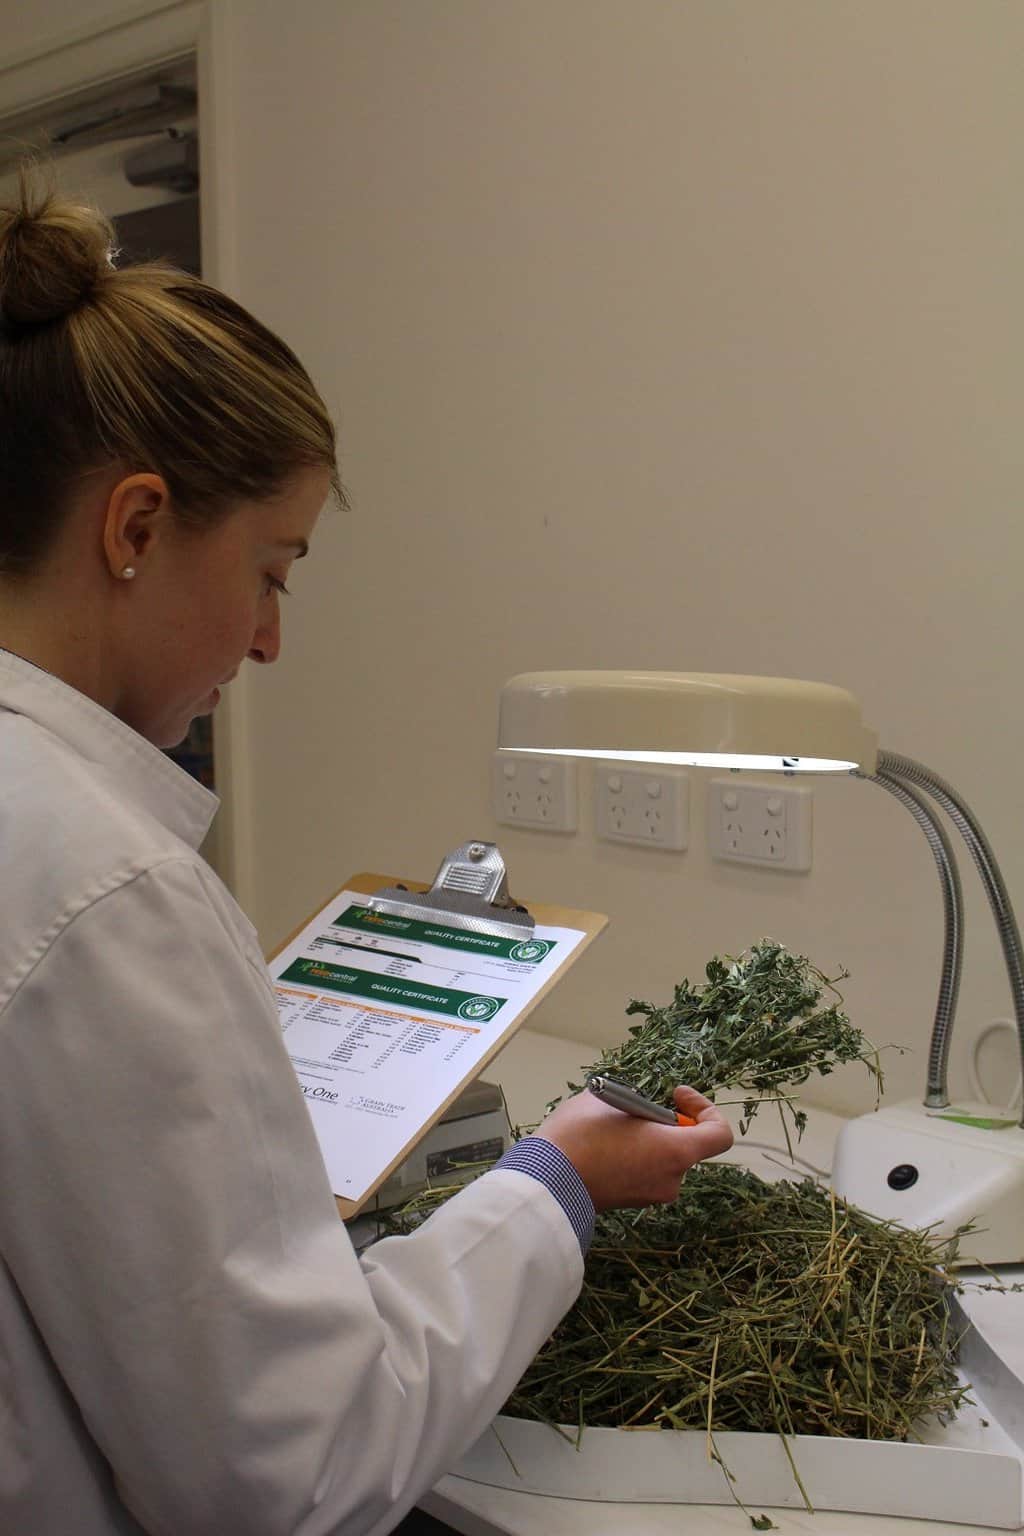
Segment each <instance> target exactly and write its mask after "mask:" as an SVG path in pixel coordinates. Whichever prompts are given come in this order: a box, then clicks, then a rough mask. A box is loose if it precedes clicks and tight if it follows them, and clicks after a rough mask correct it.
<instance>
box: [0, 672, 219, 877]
mask: <svg viewBox="0 0 1024 1536" xmlns="http://www.w3.org/2000/svg"><path fill="white" fill-rule="evenodd" d="M0 709H7V710H10V711H12V712H13V713H14V714H17V715H24V716H25V717H26V718H27V719H29V720H34V721H35V723H36V724H37V725H40V726H42V727H43V729H44V730H46V731H49V732H50V733H51V735H53V736H56V737H58V738H59V739H60V740H61V741H63V742H65V743H66V744H67V745H68V746H69V747H71V748H72V749H73V750H74V751H76V752H78V753H80V754H81V756H82V757H84V758H87V759H88V760H89V761H90V762H93V763H98V764H99V765H100V766H101V767H103V768H106V769H107V770H108V771H109V772H110V775H111V777H112V778H113V779H114V781H115V782H116V783H117V786H118V789H119V790H120V791H121V792H122V793H123V794H124V795H125V796H126V797H127V798H129V799H132V800H134V801H136V802H137V803H138V804H139V805H141V806H143V807H144V809H145V810H147V811H148V812H149V814H150V815H151V816H155V817H156V818H157V820H158V821H159V822H161V824H162V825H163V826H165V827H167V828H168V830H169V831H171V832H173V833H174V834H175V836H177V837H180V838H181V839H182V840H183V841H184V842H186V843H188V844H189V845H190V847H192V848H198V847H199V844H200V843H201V842H202V840H203V838H204V837H205V836H206V834H207V832H208V831H209V827H210V823H211V821H212V820H213V816H214V812H215V811H216V809H217V806H218V805H219V804H220V801H219V800H218V798H217V796H216V795H215V794H212V793H211V791H210V790H208V789H206V788H205V787H204V785H202V784H199V783H197V781H196V780H195V779H193V778H192V777H191V775H189V774H187V773H186V772H185V770H184V769H183V768H179V767H178V765H177V763H175V762H172V760H171V759H170V758H169V757H167V756H165V755H164V753H163V752H161V751H160V749H159V748H158V747H154V746H153V744H152V743H151V742H148V741H146V740H145V738H144V737H142V736H140V735H139V734H138V732H137V731H133V730H132V729H131V727H130V726H128V725H125V724H124V722H123V721H122V720H118V719H117V717H116V716H115V715H112V714H111V713H110V711H109V710H106V709H103V708H102V707H101V706H100V705H99V704H96V703H95V702H94V701H93V700H92V699H89V698H86V696H85V694H84V693H79V692H78V690H77V689H75V688H72V687H70V686H69V685H68V684H67V683H64V682H62V681H61V680H60V678H59V677H54V676H53V674H52V673H50V672H44V671H43V669H42V668H41V667H37V666H35V665H34V663H32V662H30V661H25V660H23V658H22V657H21V656H16V655H15V654H14V653H13V652H12V651H5V650H2V649H0Z"/></svg>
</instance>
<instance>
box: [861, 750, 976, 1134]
mask: <svg viewBox="0 0 1024 1536" xmlns="http://www.w3.org/2000/svg"><path fill="white" fill-rule="evenodd" d="M854 777H855V778H858V779H864V780H865V781H866V782H867V783H868V784H877V785H879V787H880V788H882V789H885V790H888V792H889V794H890V795H893V796H894V797H895V798H896V799H897V800H898V801H899V802H900V804H901V805H905V806H906V808H907V810H908V811H909V812H910V814H911V815H912V816H913V817H914V820H915V821H916V822H917V824H918V826H919V827H920V828H921V830H922V831H923V832H924V835H925V837H926V838H927V839H928V846H929V848H930V849H931V851H932V854H933V855H934V858H935V864H936V867H937V869H938V872H939V884H940V885H941V887H942V909H943V917H944V920H945V928H944V937H943V945H942V974H941V977H940V979H939V996H938V999H937V1001H936V1004H935V1022H934V1024H933V1025H932V1038H931V1045H930V1046H929V1049H928V1081H927V1084H926V1087H925V1098H924V1102H925V1105H926V1107H927V1108H928V1109H945V1108H946V1106H947V1105H948V1104H949V1087H948V1075H947V1074H948V1067H949V1046H950V1041H951V1039H952V1036H953V1021H954V1018H955V1017H956V1005H957V998H958V997H959V994H960V974H961V971H962V969H963V951H964V901H963V891H962V888H961V885H960V871H959V869H958V867H957V862H956V856H955V854H954V853H953V846H952V844H951V842H950V840H949V834H948V833H947V831H946V829H945V827H944V826H943V825H942V822H941V821H940V820H939V819H938V817H937V816H936V814H935V811H934V810H933V809H932V807H931V805H930V804H929V803H928V801H927V800H926V799H925V797H924V795H922V794H921V793H920V792H919V791H918V790H917V789H915V788H914V787H913V785H912V784H910V783H908V782H905V781H903V780H901V779H899V778H895V777H891V776H890V775H889V774H888V773H886V772H885V771H884V769H882V768H881V766H879V770H878V771H877V772H876V773H873V774H872V773H861V772H860V770H859V769H858V770H856V771H855V773H854Z"/></svg>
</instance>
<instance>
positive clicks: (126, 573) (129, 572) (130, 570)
mask: <svg viewBox="0 0 1024 1536" xmlns="http://www.w3.org/2000/svg"><path fill="white" fill-rule="evenodd" d="M134 575H135V567H134V565H126V566H125V568H124V570H123V571H122V572H121V580H122V581H131V579H132V577H133V576H134Z"/></svg>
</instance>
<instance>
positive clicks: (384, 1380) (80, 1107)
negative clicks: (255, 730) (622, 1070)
mask: <svg viewBox="0 0 1024 1536" xmlns="http://www.w3.org/2000/svg"><path fill="white" fill-rule="evenodd" d="M211 882H212V877H210V876H208V875H207V874H206V873H205V872H204V871H202V870H201V869H200V868H198V867H197V865H196V864H195V863H194V862H191V861H189V860H188V859H185V858H182V859H180V860H170V861H168V862H166V863H164V864H161V865H160V866H158V867H157V868H155V869H151V870H148V871H144V872H142V873H140V874H138V875H137V876H136V877H135V878H133V879H131V880H130V881H126V882H124V883H122V884H120V885H118V886H116V887H115V888H114V889H111V890H108V891H106V892H105V893H100V894H99V895H98V899H96V900H94V901H93V902H91V904H89V905H88V906H87V907H86V908H85V909H84V910H82V911H80V912H79V913H78V914H77V915H76V916H75V917H74V919H73V920H72V921H70V922H69V923H67V925H66V927H65V928H64V929H63V931H61V932H60V933H59V935H58V936H57V937H56V938H55V939H54V940H53V942H52V943H51V944H50V945H49V947H48V948H47V949H46V951H45V953H43V954H41V956H40V957H39V959H38V962H37V963H36V964H35V967H34V969H33V970H32V972H31V974H30V975H29V976H28V977H27V979H26V980H25V981H24V982H23V984H22V986H21V989H20V991H19V992H18V994H17V995H16V997H15V998H14V999H13V1000H12V1001H11V1002H10V1003H9V1004H8V1007H7V1009H6V1011H5V1012H4V1014H3V1015H2V1018H0V1023H2V1036H0V1038H2V1044H3V1072H2V1075H0V1160H2V1165H3V1167H4V1170H5V1171H4V1178H5V1182H6V1183H7V1188H8V1190H9V1191H14V1192H15V1194H14V1197H13V1199H11V1200H8V1201H5V1205H6V1214H5V1216H4V1222H5V1230H4V1231H3V1233H2V1234H0V1236H2V1242H3V1252H4V1255H5V1258H6V1261H7V1263H8V1265H9V1267H10V1269H11V1271H12V1273H13V1275H14V1278H15V1280H16V1282H17V1284H18V1286H19V1288H20V1290H21V1293H22V1295H23V1296H24V1298H25V1301H26V1304H27V1306H28V1307H29V1308H30V1310H31V1312H32V1315H33V1317H34V1318H35V1320H36V1322H37V1325H38V1327H39V1330H40V1332H41V1335H42V1337H43V1339H44V1340H45V1343H46V1346H47V1348H48V1349H49V1351H50V1353H51V1355H52V1358H53V1360H54V1361H55V1363H56V1366H57V1369H58V1370H59V1371H60V1373H61V1375H62V1377H63V1379H64V1381H65V1382H66V1383H67V1385H68V1387H69V1390H70V1392H71V1393H72V1394H73V1396H74V1399H75V1401H76V1403H77V1404H78V1406H79V1408H80V1411H81V1413H82V1416H83V1419H84V1422H85V1424H86V1426H87V1428H88V1430H89V1433H90V1434H91V1435H92V1437H93V1438H94V1440H95V1442H96V1444H97V1445H98V1446H99V1448H100V1450H101V1451H102V1454H103V1456H104V1457H106V1459H107V1460H108V1462H109V1464H110V1466H111V1468H112V1471H113V1475H114V1477H115V1479H116V1481H117V1485H118V1489H119V1493H120V1497H121V1498H122V1500H123V1502H124V1503H125V1504H126V1505H127V1507H128V1508H129V1509H130V1510H131V1511H132V1513H133V1514H134V1516H135V1518H136V1519H137V1520H138V1521H139V1522H140V1523H141V1525H142V1526H143V1527H144V1528H145V1529H146V1530H147V1531H150V1532H152V1533H153V1536H181V1533H182V1532H183V1531H188V1532H189V1536H229V1533H234V1532H245V1533H246V1536H328V1533H341V1532H344V1536H360V1533H372V1536H382V1533H384V1532H386V1531H388V1530H390V1529H391V1527H392V1525H393V1524H394V1523H395V1522H396V1521H397V1520H398V1519H399V1518H400V1517H401V1515H402V1514H403V1513H404V1512H405V1511H406V1510H407V1509H408V1508H409V1507H410V1506H411V1505H412V1504H413V1503H414V1502H415V1500H416V1499H417V1498H418V1497H419V1496H420V1495H421V1494H422V1493H423V1492H424V1491H425V1490H426V1489H427V1488H428V1487H430V1486H431V1484H432V1483H433V1482H435V1481H436V1479H437V1478H438V1477H439V1476H441V1475H442V1474H443V1473H444V1472H445V1471H446V1470H448V1469H449V1467H450V1466H452V1465H453V1464H454V1462H455V1461H456V1460H457V1459H458V1457H459V1455H460V1454H461V1452H462V1451H463V1449H464V1448H465V1447H466V1446H467V1445H468V1444H470V1443H471V1442H472V1441H473V1440H474V1439H475V1438H476V1437H477V1436H478V1435H479V1434H480V1433H481V1431H482V1429H483V1428H484V1427H485V1426H486V1424H487V1423H488V1422H489V1420H490V1419H491V1417H492V1416H493V1415H494V1414H495V1413H496V1412H497V1411H498V1409H499V1408H500V1407H501V1404H502V1402H503V1400H504V1398H505V1397H506V1396H507V1394H508V1392H509V1391H510V1390H511V1389H512V1387H513V1386H514V1384H515V1382H516V1381H517V1379H518V1377H519V1376H520V1375H521V1374H522V1372H523V1370H524V1369H525V1368H526V1366H527V1365H528V1363H529V1362H530V1360H531V1358H532V1357H533V1355H534V1354H535V1353H536V1351H537V1349H538V1348H539V1346H540V1345H541V1343H542V1342H543V1341H544V1339H545V1338H546V1337H547V1335H548V1334H549V1333H550V1332H551V1330H552V1329H553V1328H554V1326H555V1325H556V1323H557V1322H558V1320H559V1319H560V1318H561V1316H562V1315H563V1314H564V1312H565V1311H566V1310H567V1309H568V1307H569V1306H570V1305H571V1303H572V1301H573V1300H574V1298H575V1296H576V1294H577V1292H578V1289H579V1285H580V1282H581V1278H582V1259H581V1255H580V1251H579V1245H578V1243H577V1239H576V1237H575V1235H574V1233H573V1231H572V1228H571V1226H570V1224H569V1222H568V1221H567V1219H566V1217H565V1215H564V1213H563V1212H562V1210H561V1208H560V1206H559V1205H558V1202H557V1201H556V1200H555V1198H554V1197H553V1196H552V1194H551V1193H550V1192H549V1191H548V1190H547V1189H546V1188H545V1187H544V1186H543V1185H542V1184H540V1183H538V1182H537V1181H536V1180H535V1179H531V1178H529V1177H527V1176H526V1175H524V1174H522V1173H517V1172H514V1171H510V1170H495V1171H493V1172H491V1173H488V1174H486V1175H485V1176H484V1177H483V1178H481V1179H479V1180H478V1181H477V1182H476V1183H475V1184H473V1185H472V1186H470V1187H469V1188H468V1189H466V1190H465V1191H463V1192H462V1193H461V1194H459V1195H458V1196H457V1197H455V1198H454V1199H453V1200H451V1201H450V1202H449V1203H448V1204H447V1205H445V1206H444V1207H442V1208H441V1209H440V1210H439V1211H438V1212H437V1213H436V1214H435V1215H434V1216H432V1217H431V1219H430V1220H429V1221H428V1222H426V1223H425V1224H424V1226H423V1227H422V1228H421V1229H420V1230H419V1231H418V1232H417V1233H416V1234H415V1235H414V1236H412V1237H405V1238H390V1239H387V1240H385V1241H383V1242H381V1243H379V1244H377V1245H375V1246H374V1247H373V1248H372V1249H370V1250H369V1252H368V1254H367V1255H366V1256H365V1257H364V1258H363V1260H362V1262H360V1261H359V1260H358V1259H357V1258H356V1256H355V1253H354V1251H353V1249H352V1246H351V1244H350V1242H349V1240H348V1236H347V1234H346V1232H345V1230H344V1228H343V1226H342V1224H341V1222H340V1221H339V1220H338V1217H337V1213H336V1208H335V1205H334V1200H333V1197H332V1195H331V1192H330V1189H329V1187H328V1183H327V1179H326V1174H325V1171H324V1167H323V1161H322V1158H321V1156H320V1153H319V1148H318V1146H317V1143H316V1138H315V1135H314V1133H313V1129H312V1126H311V1123H310V1120H309V1116H308V1114H307V1112H306V1109H305V1106H304V1104H303V1101H302V1097H301V1093H300V1091H299V1088H298V1085H297V1081H296V1078H295V1073H294V1070H293V1068H292V1066H291V1063H290V1061H289V1060H288V1056H287V1053H286V1051H285V1049H284V1045H283V1041H282V1038H281V1033H280V1028H279V1024H278V1019H277V1011H276V1006H275V1003H274V997H273V991H272V988H271V986H270V983H269V979H268V977H267V974H266V970H265V968H264V967H262V965H261V964H260V963H257V959H256V957H254V955H253V953H252V951H251V949H247V946H246V944H245V942H244V936H242V934H241V930H240V929H239V927H238V926H237V924H236V923H235V922H234V921H233V920H231V919H230V918H229V915H228V908H227V906H226V903H227V902H228V898H227V897H226V895H224V893H223V892H222V891H221V892H220V895H218V894H217V892H216V890H215V889H214V885H213V884H212V883H211ZM235 910H236V911H237V909H235Z"/></svg>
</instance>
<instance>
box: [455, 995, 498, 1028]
mask: <svg viewBox="0 0 1024 1536" xmlns="http://www.w3.org/2000/svg"><path fill="white" fill-rule="evenodd" d="M500 1007H501V1003H500V1002H499V1001H498V999H497V998H496V997H467V998H466V1001H465V1002H464V1003H460V1004H459V1018H460V1019H472V1021H473V1023H474V1024H479V1023H481V1022H482V1021H484V1020H486V1019H493V1018H494V1015H495V1014H496V1013H497V1011H498V1009H499V1008H500Z"/></svg>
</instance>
